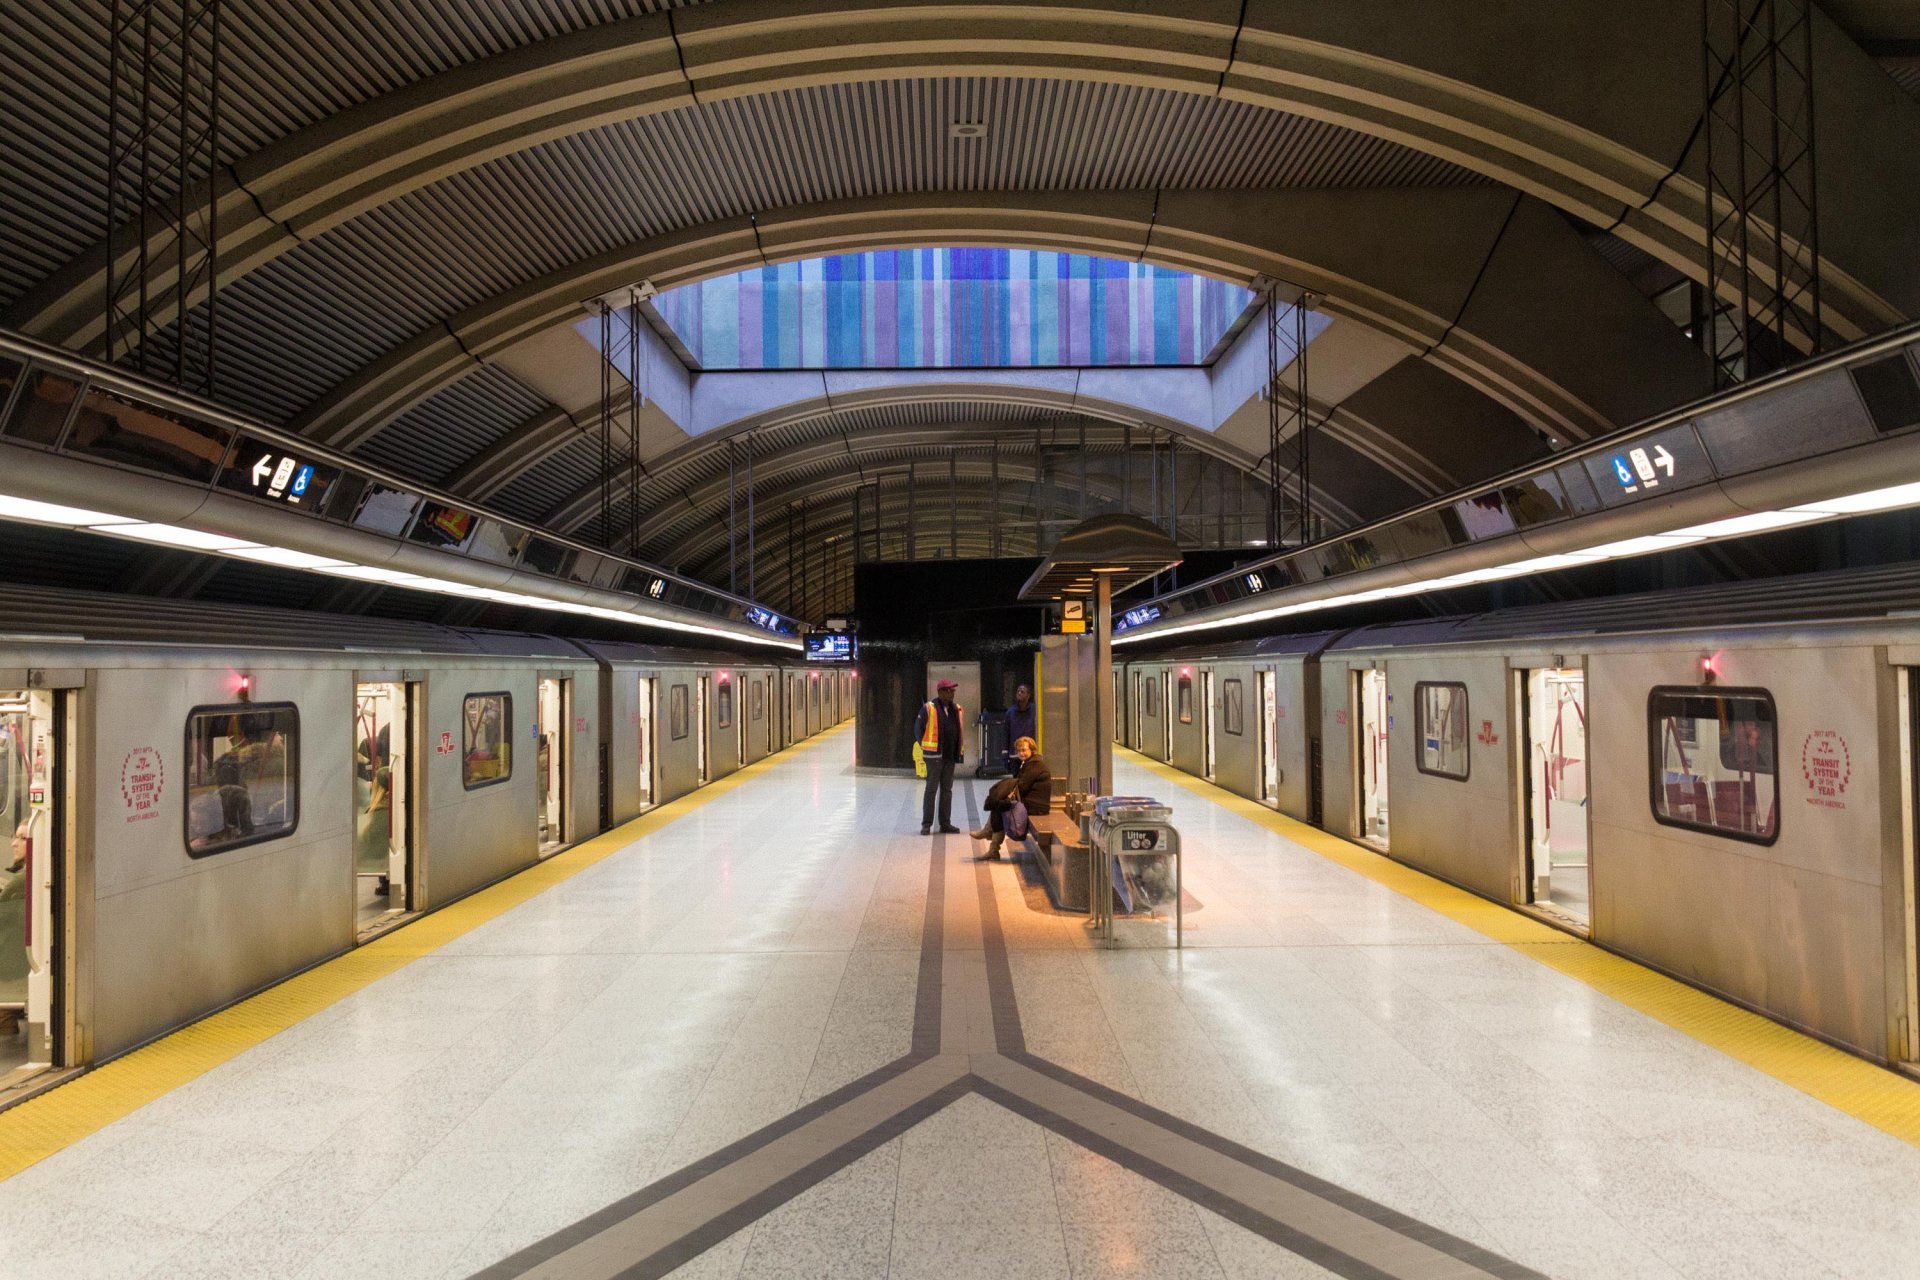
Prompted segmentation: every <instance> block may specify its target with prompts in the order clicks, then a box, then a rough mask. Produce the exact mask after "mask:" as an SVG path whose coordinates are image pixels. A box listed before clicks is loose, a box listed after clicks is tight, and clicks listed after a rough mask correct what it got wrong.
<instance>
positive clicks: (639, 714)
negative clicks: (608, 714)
mask: <svg viewBox="0 0 1920 1280" xmlns="http://www.w3.org/2000/svg"><path fill="white" fill-rule="evenodd" d="M658 688H659V681H657V680H655V679H654V678H653V677H652V676H641V677H640V683H639V687H638V688H637V689H636V690H635V691H634V702H633V707H634V731H635V739H636V742H635V747H634V750H635V752H636V753H637V754H638V755H639V757H640V758H639V760H638V762H637V763H638V766H639V770H640V808H641V810H642V811H643V812H644V811H645V810H648V809H651V808H652V807H653V798H654V795H655V791H654V787H655V785H656V784H655V779H654V774H655V772H656V770H655V767H654V751H653V746H654V742H653V724H654V719H655V716H654V712H655V710H656V708H657V700H658V698H659V696H660V695H659V692H658Z"/></svg>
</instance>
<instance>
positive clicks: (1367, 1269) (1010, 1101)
mask: <svg viewBox="0 0 1920 1280" xmlns="http://www.w3.org/2000/svg"><path fill="white" fill-rule="evenodd" d="M975 1088H976V1089H978V1090H979V1092H980V1096H981V1097H984V1098H990V1099H992V1100H993V1101H994V1102H997V1103H999V1104H1000V1105H1001V1106H1003V1107H1005V1108H1006V1109H1007V1110H1009V1111H1011V1112H1013V1113H1015V1114H1016V1115H1021V1116H1025V1117H1026V1118H1027V1119H1029V1120H1031V1121H1033V1122H1034V1123H1035V1124H1037V1125H1040V1126H1041V1127H1042V1128H1045V1129H1051V1130H1052V1131H1053V1132H1055V1133H1057V1134H1059V1135H1060V1136H1061V1137H1063V1138H1066V1139H1068V1140H1069V1141H1071V1142H1076V1143H1078V1144H1080V1145H1081V1146H1083V1147H1085V1148H1086V1149H1087V1150H1089V1151H1092V1152H1093V1153H1095V1154H1096V1155H1101V1156H1105V1157H1106V1158H1107V1159H1109V1160H1111V1161H1113V1162H1114V1163H1115V1164H1117V1165H1119V1166H1120V1167H1121V1168H1123V1169H1126V1170H1128V1171H1130V1172H1132V1173H1137V1174H1139V1175H1140V1176H1141V1177H1143V1178H1146V1179H1148V1180H1149V1181H1151V1182H1155V1183H1158V1184H1159V1185H1160V1186H1163V1187H1165V1188H1166V1189H1167V1190H1169V1191H1171V1192H1173V1193H1174V1194H1175V1195H1177V1196H1181V1197H1183V1198H1185V1199H1187V1200H1191V1201H1193V1203H1195V1204H1197V1205H1200V1206H1201V1207H1202V1208H1205V1209H1209V1210H1211V1211H1213V1212H1214V1213H1217V1214H1219V1215H1220V1216H1221V1217H1223V1218H1226V1219H1227V1220H1229V1221H1231V1222H1235V1223H1238V1224H1239V1225H1240V1226H1242V1227H1245V1228H1246V1229H1247V1230H1249V1231H1251V1232H1253V1233H1254V1234H1255V1235H1258V1236H1261V1237H1263V1238H1264V1239H1267V1240H1271V1241H1273V1243H1275V1244H1277V1245H1279V1246H1280V1247H1281V1248H1283V1249H1286V1250H1288V1251H1289V1252H1291V1253H1297V1254H1299V1255H1300V1256H1301V1257H1303V1258H1305V1259H1306V1260H1307V1261H1309V1262H1312V1263H1314V1264H1315V1265H1317V1266H1321V1267H1325V1268H1326V1269H1327V1270H1329V1271H1331V1272H1333V1273H1334V1274H1335V1275H1339V1276H1344V1277H1346V1278H1347V1280H1401V1278H1400V1277H1397V1276H1395V1275H1393V1274H1392V1273H1390V1272H1386V1271H1381V1270H1380V1269H1379V1268H1377V1267H1374V1266H1371V1265H1369V1264H1367V1263H1365V1262H1362V1261H1360V1260H1359V1259H1358V1258H1354V1257H1350V1256H1348V1255H1347V1254H1344V1253H1342V1252H1340V1251H1339V1250H1338V1249H1335V1248H1334V1247H1333V1246H1331V1245H1329V1244H1327V1243H1325V1242H1324V1241H1321V1240H1316V1239H1315V1238H1313V1237H1312V1236H1309V1235H1305V1234H1303V1233H1301V1232H1299V1231H1297V1230H1295V1229H1294V1228H1292V1227H1290V1226H1288V1225H1287V1224H1286V1223H1284V1222H1281V1221H1279V1220H1278V1219H1276V1218H1270V1217H1268V1216H1267V1215H1266V1214H1264V1213H1260V1212H1257V1211H1256V1210H1253V1209H1250V1208H1248V1207H1247V1206H1246V1205H1244V1204H1241V1203H1240V1202H1239V1201H1238V1200H1234V1199H1232V1198H1231V1197H1228V1196H1224V1195H1221V1194H1220V1193H1219V1192H1217V1191H1215V1190H1214V1189H1213V1188H1212V1187H1209V1186H1207V1185H1206V1184H1205V1183H1202V1182H1196V1181H1194V1180H1193V1179H1192V1178H1189V1177H1187V1176H1186V1175H1184V1174H1179V1173H1175V1172H1174V1171H1173V1170H1171V1169H1169V1168H1167V1167H1166V1166H1165V1165H1162V1164H1158V1163H1156V1162H1154V1161H1152V1160H1150V1159H1148V1158H1147V1157H1145V1156H1143V1155H1141V1154H1140V1153H1138V1152H1137V1151H1135V1150H1133V1149H1132V1148H1131V1147H1126V1146H1122V1145H1121V1144H1119V1143H1117V1142H1114V1141H1112V1140H1111V1139H1109V1138H1107V1137H1105V1136H1103V1135H1101V1134H1098V1133H1095V1132H1094V1131H1093V1130H1091V1129H1088V1128H1085V1127H1083V1126H1081V1125H1079V1124H1076V1123H1074V1122H1073V1121H1071V1120H1068V1119H1067V1118H1065V1117H1064V1116H1060V1115H1056V1114H1055V1113H1054V1112H1053V1111H1051V1110H1049V1109H1047V1108H1046V1107H1043V1106H1040V1105H1038V1104H1037V1103H1034V1102H1031V1101H1029V1100H1028V1099H1026V1098H1024V1097H1022V1096H1021V1095H1019V1094H1017V1093H1013V1092H1011V1091H1009V1090H1006V1089H1002V1088H1001V1087H1000V1086H999V1085H996V1084H992V1083H989V1082H988V1081H985V1080H979V1081H976V1083H975Z"/></svg>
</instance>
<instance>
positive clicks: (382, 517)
mask: <svg viewBox="0 0 1920 1280" xmlns="http://www.w3.org/2000/svg"><path fill="white" fill-rule="evenodd" d="M419 505H420V499H419V497H418V496H416V495H414V494H411V493H408V492H407V491H406V490H404V489H391V488H388V487H387V486H386V485H383V484H378V483H369V484H368V485H367V490H366V492H365V493H364V494H362V495H361V498H360V505H359V506H358V507H355V508H354V512H353V519H352V520H351V521H350V522H349V523H351V524H352V525H353V526H354V527H355V528H359V529H371V530H372V531H373V532H375V533H385V534H391V535H392V536H393V537H396V538H397V537H399V536H400V535H401V534H402V533H404V532H406V528H407V522H408V521H410V520H412V519H413V513H414V510H415V508H417V507H418V506H419Z"/></svg>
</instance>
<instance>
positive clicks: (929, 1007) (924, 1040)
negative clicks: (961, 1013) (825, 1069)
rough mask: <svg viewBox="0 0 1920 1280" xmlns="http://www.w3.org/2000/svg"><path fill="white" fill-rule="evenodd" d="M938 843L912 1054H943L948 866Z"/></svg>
mask: <svg viewBox="0 0 1920 1280" xmlns="http://www.w3.org/2000/svg"><path fill="white" fill-rule="evenodd" d="M945 843H946V842H945V841H944V840H935V841H934V842H933V849H932V851H931V852H930V853H928V854H927V909H926V913H925V918H924V920H923V921H922V923H921V925H920V989H919V990H918V991H917V992H915V993H914V997H913V1052H914V1053H916V1054H918V1055H920V1056H922V1057H927V1056H930V1055H932V1054H936V1053H938V1052H940V952H941V948H942V946H943V945H944V944H945V933H944V928H945V926H944V925H943V924H942V918H943V916H944V914H945V912H946V909H947V863H946V853H945V851H944V850H943V849H942V848H941V846H942V845H943V844H945Z"/></svg>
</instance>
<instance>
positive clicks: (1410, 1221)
mask: <svg viewBox="0 0 1920 1280" xmlns="http://www.w3.org/2000/svg"><path fill="white" fill-rule="evenodd" d="M1007 1057H1009V1058H1011V1059H1012V1060H1013V1061H1015V1062H1018V1063H1019V1064H1020V1065H1021V1066H1024V1067H1030V1068H1032V1069H1033V1070H1034V1071H1037V1072H1039V1073H1040V1074H1041V1075H1044V1076H1047V1077H1049V1078H1051V1079H1054V1080H1057V1081H1059V1082H1060V1083H1061V1084H1064V1085H1066V1086H1068V1087H1069V1088H1071V1089H1074V1090H1076V1091H1078V1092H1080V1093H1084V1094H1086V1095H1087V1096H1088V1097H1090V1098H1094V1099H1097V1100H1098V1101H1100V1102H1104V1103H1106V1104H1107V1105H1109V1106H1112V1107H1117V1108H1118V1109H1120V1110H1122V1111H1125V1112H1127V1113H1128V1114H1129V1115H1132V1116H1136V1117H1138V1118H1139V1119H1142V1120H1145V1121H1147V1122H1148V1123H1149V1124H1153V1125H1157V1126H1158V1127H1160V1128H1162V1129H1165V1130H1167V1131H1168V1132H1170V1133H1174V1134H1178V1135H1179V1136H1180V1137H1182V1138H1185V1139H1187V1140H1188V1141H1189V1142H1192V1143H1195V1144H1197V1145H1199V1146H1203V1147H1206V1148H1207V1149H1208V1150H1211V1151H1215V1152H1218V1153H1219V1154H1221V1155H1223V1156H1226V1157H1227V1158H1228V1159H1229V1160H1233V1161H1235V1162H1237V1163H1239V1164H1244V1165H1246V1166H1248V1167H1249V1168H1253V1169H1258V1170H1259V1171H1260V1172H1262V1173H1264V1174H1267V1175H1268V1176H1270V1177H1273V1178H1278V1179H1279V1180H1280V1181H1282V1182H1285V1183H1289V1184H1291V1185H1292V1186H1296V1187H1298V1188H1300V1189H1301V1190H1302V1191H1307V1192H1311V1193H1312V1194H1314V1195H1316V1196H1318V1197H1320V1198H1321V1199H1322V1200H1325V1201H1327V1202H1329V1203H1331V1204H1336V1205H1339V1206H1340V1207H1341V1208H1343V1209H1346V1210H1348V1211H1350V1212H1352V1213H1356V1214H1359V1215H1360V1216H1361V1217H1363V1218H1366V1219H1367V1220H1368V1221H1370V1222H1376V1223H1378V1224H1379V1225H1381V1226H1383V1227H1385V1228H1387V1229H1388V1230H1390V1231H1392V1232H1394V1233H1395V1234H1396V1235H1402V1236H1406V1237H1407V1238H1408V1239H1411V1240H1418V1241H1419V1242H1420V1243H1422V1244H1424V1245H1426V1246H1428V1247H1429V1248H1432V1249H1435V1250H1438V1251H1439V1252H1441V1253H1444V1254H1447V1255H1449V1256H1451V1257H1455V1258H1458V1259H1460V1261H1462V1262H1465V1263H1470V1264H1471V1265H1473V1266H1476V1267H1479V1268H1480V1269H1482V1270H1483V1271H1488V1272H1491V1273H1493V1274H1494V1275H1497V1276H1503V1277H1511V1278H1512V1280H1544V1278H1543V1277H1541V1276H1540V1273H1539V1272H1537V1271H1533V1270H1530V1269H1529V1268H1527V1267H1523V1266H1521V1265H1520V1264H1519V1263H1517V1262H1514V1261H1513V1260H1511V1259H1509V1258H1503V1257H1501V1256H1500V1255H1499V1254H1497V1253H1493V1252H1490V1251H1489V1250H1487V1249H1484V1248H1482V1247H1480V1246H1479V1245H1477V1244H1474V1243H1473V1242H1472V1241H1470V1240H1462V1239H1461V1238H1460V1237H1458V1236H1455V1235H1452V1234H1449V1233H1448V1232H1445V1231H1442V1230H1440V1229H1439V1228H1438V1227H1435V1226H1431V1225H1429V1224H1428V1223H1425V1222H1421V1221H1420V1220H1419V1219H1417V1218H1410V1217H1408V1216H1407V1215H1406V1214H1404V1213H1401V1212H1399V1211H1398V1210H1395V1209H1389V1208H1388V1207H1387V1206H1385V1205H1383V1204H1377V1203H1375V1202H1374V1201H1372V1200H1369V1199H1367V1198H1366V1197H1365V1196H1362V1195H1359V1194H1358V1193H1356V1192H1352V1191H1349V1190H1347V1189H1346V1188H1345V1187H1342V1186H1338V1185H1336V1184H1335V1183H1331V1182H1328V1181H1326V1180H1325V1179H1322V1178H1316V1177H1315V1176H1314V1175H1312V1174H1310V1173H1308V1172H1307V1171H1306V1170H1304V1169H1297V1168H1295V1167H1294V1166H1292V1165H1290V1164H1286V1163H1284V1162H1282V1161H1280V1160H1276V1159H1274V1158H1273V1157H1272V1156H1269V1155H1266V1154H1264V1153H1262V1152H1259V1151H1255V1150H1254V1149H1253V1148H1252V1147H1248V1146H1243V1145H1242V1144H1240V1143H1238V1142H1235V1141H1233V1140H1232V1139H1230V1138H1223V1137H1221V1136H1220V1135H1219V1134H1217V1133H1215V1132H1213V1131H1212V1130H1211V1129H1202V1128H1201V1127H1200V1126H1199V1125H1197V1124H1194V1123H1192V1122H1191V1121H1187V1120H1182V1119H1181V1118H1180V1117H1179V1116H1176V1115H1171V1114H1169V1113H1167V1112H1165V1111H1162V1110H1160V1109H1159V1108H1158V1107H1153V1106H1149V1105H1148V1104H1147V1103H1145V1102H1142V1101H1140V1099H1138V1098H1135V1097H1130V1096H1129V1095H1127V1094H1124V1093H1119V1092H1117V1091H1115V1090H1113V1089H1109V1088H1108V1087H1107V1086H1105V1085H1103V1084H1100V1083H1099V1082H1098V1081H1094V1080H1089V1079H1087V1078H1086V1077H1085V1076H1081V1075H1076V1074H1074V1073H1073V1072H1071V1071H1069V1070H1067V1069H1066V1068H1065V1067H1062V1066H1059V1065H1058V1064H1056V1063H1052V1062H1048V1061H1047V1060H1046V1059H1044V1058H1037V1057H1035V1056H1033V1055H1032V1054H1029V1053H1024V1052H1023V1053H1010V1054H1008V1055H1007ZM1128 1167H1131V1166H1128ZM1209 1207H1211V1206H1209ZM1287 1247H1288V1248H1292V1247H1293V1246H1291V1245H1288V1246H1287Z"/></svg>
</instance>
